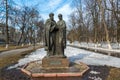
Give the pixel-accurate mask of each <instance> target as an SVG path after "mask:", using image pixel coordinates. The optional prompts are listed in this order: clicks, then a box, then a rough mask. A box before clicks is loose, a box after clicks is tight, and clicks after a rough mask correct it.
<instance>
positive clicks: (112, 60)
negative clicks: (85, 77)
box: [9, 46, 120, 68]
mask: <svg viewBox="0 0 120 80" xmlns="http://www.w3.org/2000/svg"><path fill="white" fill-rule="evenodd" d="M46 54H47V53H46V51H45V50H44V48H41V49H38V50H36V51H35V52H33V53H31V54H30V55H27V56H25V58H23V59H20V60H19V61H18V64H15V65H14V66H11V67H9V68H16V67H19V66H22V65H25V64H27V63H29V62H31V61H36V60H42V58H43V57H44V56H45V55H46ZM65 55H66V56H67V57H68V59H69V60H70V61H72V62H76V63H79V62H83V63H86V64H88V65H102V66H104V65H107V66H112V67H118V68H120V64H119V63H120V58H117V57H112V56H108V55H103V54H100V53H95V52H91V51H87V50H83V49H78V48H73V47H69V46H67V48H66V49H65Z"/></svg>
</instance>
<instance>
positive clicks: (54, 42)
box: [45, 13, 66, 57]
mask: <svg viewBox="0 0 120 80" xmlns="http://www.w3.org/2000/svg"><path fill="white" fill-rule="evenodd" d="M49 17H50V19H47V21H46V23H45V50H47V55H48V56H58V57H65V55H64V49H65V48H66V23H65V21H64V20H63V18H62V14H59V15H58V18H59V21H58V22H57V24H56V22H55V20H54V14H53V13H50V14H49Z"/></svg>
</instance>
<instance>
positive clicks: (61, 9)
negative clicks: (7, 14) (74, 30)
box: [14, 0, 74, 22]
mask: <svg viewBox="0 0 120 80" xmlns="http://www.w3.org/2000/svg"><path fill="white" fill-rule="evenodd" d="M72 1H73V0H14V2H15V3H17V4H18V5H19V6H22V5H26V6H37V9H38V10H39V12H40V14H41V16H42V17H43V19H44V20H46V19H47V18H49V16H48V15H49V13H50V12H53V13H54V14H55V16H54V17H55V20H56V21H58V18H57V16H58V14H59V13H61V14H63V18H64V20H65V21H66V22H67V21H68V16H69V15H70V13H72V11H73V10H74V8H72V6H71V4H72Z"/></svg>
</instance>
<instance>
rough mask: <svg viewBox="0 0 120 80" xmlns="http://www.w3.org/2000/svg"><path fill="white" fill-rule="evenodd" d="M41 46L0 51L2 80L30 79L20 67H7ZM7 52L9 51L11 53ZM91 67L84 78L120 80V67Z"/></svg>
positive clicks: (83, 79) (0, 79) (91, 79)
mask: <svg viewBox="0 0 120 80" xmlns="http://www.w3.org/2000/svg"><path fill="white" fill-rule="evenodd" d="M40 47H41V46H39V47H36V48H34V47H24V48H20V49H12V50H11V49H10V50H7V51H2V52H1V53H0V80H30V77H28V76H27V75H25V74H23V73H21V71H20V69H16V68H14V69H7V68H8V67H9V66H11V65H14V64H16V63H18V60H20V59H21V58H24V57H25V56H26V55H30V53H31V52H33V51H35V49H38V48H40ZM7 53H9V55H8V54H7ZM6 54H7V55H6ZM21 67H22V66H21ZM89 67H90V70H89V71H88V72H86V73H85V75H84V76H83V77H82V80H120V68H115V67H109V66H94V65H89ZM99 73H100V74H99ZM99 77H101V78H102V79H100V78H99ZM48 80H49V79H48ZM50 80H54V79H50ZM55 80H56V79H55ZM58 80H61V79H58ZM62 80H76V79H75V78H73V77H71V78H66V79H62ZM77 80H79V78H77Z"/></svg>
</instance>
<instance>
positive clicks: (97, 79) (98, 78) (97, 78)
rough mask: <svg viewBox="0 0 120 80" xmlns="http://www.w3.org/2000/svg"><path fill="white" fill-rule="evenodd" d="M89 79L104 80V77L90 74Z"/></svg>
mask: <svg viewBox="0 0 120 80" xmlns="http://www.w3.org/2000/svg"><path fill="white" fill-rule="evenodd" d="M89 79H92V80H102V78H100V77H96V76H94V77H90V76H89Z"/></svg>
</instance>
